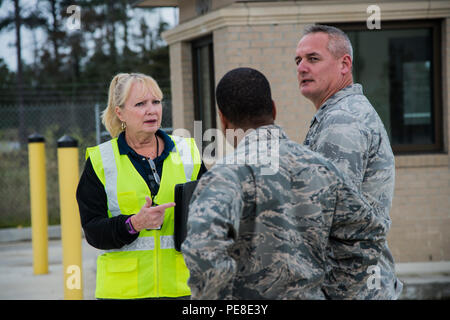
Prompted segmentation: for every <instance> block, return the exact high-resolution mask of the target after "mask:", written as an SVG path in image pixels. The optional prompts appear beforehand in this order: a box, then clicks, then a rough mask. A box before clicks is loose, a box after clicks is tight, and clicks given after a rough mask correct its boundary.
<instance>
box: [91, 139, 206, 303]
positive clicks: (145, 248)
mask: <svg viewBox="0 0 450 320" xmlns="http://www.w3.org/2000/svg"><path fill="white" fill-rule="evenodd" d="M170 138H171V139H172V140H173V142H174V144H175V148H174V149H173V150H172V151H171V152H170V154H169V156H168V157H167V158H166V159H165V160H164V163H163V173H162V177H161V183H160V187H159V191H158V193H157V194H156V196H155V197H154V202H155V203H157V204H163V203H167V202H173V201H174V187H175V185H176V184H178V183H185V182H188V181H191V180H196V179H197V175H198V173H199V171H200V165H201V158H200V153H199V151H198V149H197V146H196V144H195V141H194V139H193V138H182V137H177V136H170ZM88 157H89V158H90V159H91V162H92V167H93V168H94V171H95V173H96V174H97V176H98V178H99V179H100V181H101V182H102V183H103V185H104V186H105V191H106V195H107V201H108V216H109V217H114V216H117V215H120V214H123V215H130V214H136V213H138V212H139V210H140V209H141V208H142V207H143V205H144V204H145V202H146V200H145V196H151V192H150V189H149V188H148V186H147V183H146V182H145V180H144V179H143V178H142V176H141V175H140V174H139V172H138V171H137V170H136V169H135V167H134V166H133V164H132V163H131V161H130V159H129V158H128V156H127V155H121V154H120V152H119V147H118V144H117V138H115V139H112V140H109V141H107V142H104V143H102V144H100V145H98V146H96V147H92V148H88V149H87V150H86V159H87V158H88ZM173 234H174V208H169V209H166V210H165V216H164V222H163V225H162V228H161V230H150V231H147V230H142V231H140V233H139V237H138V238H137V239H136V240H135V241H133V242H132V243H131V244H129V245H125V246H124V247H122V248H120V249H114V250H107V251H105V252H104V253H103V254H101V255H100V256H99V257H98V258H97V283H96V292H95V296H96V298H100V299H139V298H156V297H181V296H188V295H190V294H191V291H190V289H189V286H188V285H187V280H188V278H189V270H188V269H187V267H186V264H185V262H184V259H183V256H182V254H181V253H180V252H178V251H176V250H175V248H174V239H173Z"/></svg>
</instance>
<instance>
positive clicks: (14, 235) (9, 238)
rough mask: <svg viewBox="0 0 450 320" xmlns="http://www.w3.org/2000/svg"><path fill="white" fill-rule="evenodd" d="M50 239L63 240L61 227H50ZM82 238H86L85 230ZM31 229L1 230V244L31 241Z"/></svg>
mask: <svg viewBox="0 0 450 320" xmlns="http://www.w3.org/2000/svg"><path fill="white" fill-rule="evenodd" d="M47 232H48V239H49V240H53V239H61V226H60V225H56V226H48V231H47ZM81 236H82V237H84V233H83V230H81ZM31 239H32V237H31V227H25V228H6V229H0V243H7V242H17V241H31Z"/></svg>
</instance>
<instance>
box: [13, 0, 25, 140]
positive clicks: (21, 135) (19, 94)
mask: <svg viewBox="0 0 450 320" xmlns="http://www.w3.org/2000/svg"><path fill="white" fill-rule="evenodd" d="M21 20H22V19H21V16H20V5H19V0H14V23H15V27H16V54H17V77H16V79H17V88H16V94H17V104H18V108H19V142H20V144H21V145H25V144H26V143H27V132H26V128H25V109H24V105H23V80H22V47H21V38H20V27H21V25H22V21H21Z"/></svg>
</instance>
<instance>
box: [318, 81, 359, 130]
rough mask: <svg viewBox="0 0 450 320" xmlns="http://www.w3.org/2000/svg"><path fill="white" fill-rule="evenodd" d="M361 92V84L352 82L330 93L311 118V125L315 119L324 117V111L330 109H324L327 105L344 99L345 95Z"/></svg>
mask: <svg viewBox="0 0 450 320" xmlns="http://www.w3.org/2000/svg"><path fill="white" fill-rule="evenodd" d="M359 94H363V90H362V86H361V85H360V84H359V83H353V84H351V85H349V86H347V87H345V88H343V89H341V90H339V91H338V92H336V93H335V94H334V95H332V96H331V97H330V98H328V99H327V101H325V102H324V103H323V104H322V105H321V106H320V108H319V110H317V112H316V114H315V115H314V117H313V119H312V120H311V125H310V126H312V125H313V123H314V122H315V121H317V122H320V121H321V120H322V118H323V117H324V115H325V113H326V112H327V111H328V110H329V109H330V108H328V109H326V108H327V106H331V105H334V104H336V103H337V102H338V101H339V100H342V99H344V98H345V97H348V96H351V95H359Z"/></svg>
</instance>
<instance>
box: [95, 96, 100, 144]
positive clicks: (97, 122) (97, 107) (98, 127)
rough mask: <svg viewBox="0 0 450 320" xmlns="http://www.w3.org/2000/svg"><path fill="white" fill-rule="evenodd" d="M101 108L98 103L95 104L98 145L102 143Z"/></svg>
mask: <svg viewBox="0 0 450 320" xmlns="http://www.w3.org/2000/svg"><path fill="white" fill-rule="evenodd" d="M100 122H101V120H100V106H99V105H98V103H96V104H95V137H96V139H97V145H99V144H100V142H101V132H100Z"/></svg>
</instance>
